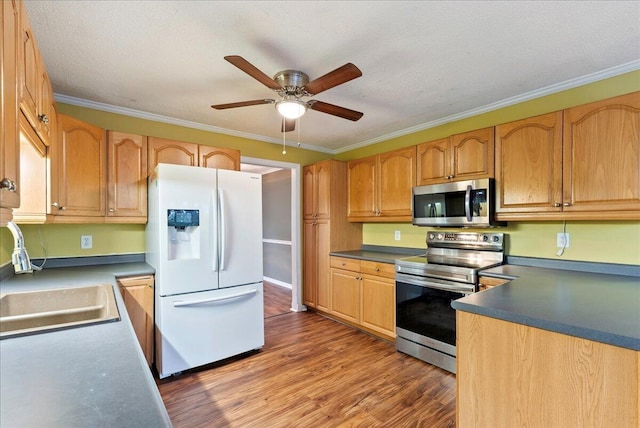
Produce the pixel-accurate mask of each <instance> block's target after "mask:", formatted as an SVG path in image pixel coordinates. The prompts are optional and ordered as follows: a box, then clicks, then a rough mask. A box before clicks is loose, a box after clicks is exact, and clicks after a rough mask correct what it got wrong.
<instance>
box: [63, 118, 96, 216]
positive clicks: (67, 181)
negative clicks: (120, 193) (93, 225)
mask: <svg viewBox="0 0 640 428" xmlns="http://www.w3.org/2000/svg"><path fill="white" fill-rule="evenodd" d="M58 128H59V138H58V139H57V141H56V144H55V147H54V149H55V150H56V151H57V152H58V155H57V159H58V162H57V163H56V164H55V165H52V166H51V168H52V169H51V175H52V176H57V177H58V198H59V199H58V200H57V201H53V202H52V203H53V204H54V206H55V207H56V208H57V212H54V214H55V215H60V216H89V217H94V216H100V217H104V215H105V203H106V202H105V201H106V195H105V193H106V176H107V175H106V171H105V168H106V143H105V131H104V129H102V128H98V127H97V126H93V125H90V124H88V123H85V122H82V121H80V120H78V119H75V118H73V117H70V116H66V115H63V114H60V115H58Z"/></svg>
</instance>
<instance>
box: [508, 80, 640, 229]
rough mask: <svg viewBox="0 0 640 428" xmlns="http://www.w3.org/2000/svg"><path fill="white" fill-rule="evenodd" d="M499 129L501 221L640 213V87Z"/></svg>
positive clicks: (634, 216) (625, 216)
mask: <svg viewBox="0 0 640 428" xmlns="http://www.w3.org/2000/svg"><path fill="white" fill-rule="evenodd" d="M496 132H497V140H496V186H497V189H498V203H497V207H496V211H497V217H498V219H500V220H522V219H531V220H545V219H576V220H594V219H610V220H615V219H637V218H640V92H635V93H632V94H627V95H623V96H619V97H615V98H610V99H607V100H602V101H598V102H595V103H590V104H586V105H581V106H578V107H573V108H570V109H566V110H564V111H562V112H556V113H550V114H546V115H542V116H537V117H533V118H529V119H524V120H519V121H516V122H512V123H507V124H504V125H499V126H497V127H496Z"/></svg>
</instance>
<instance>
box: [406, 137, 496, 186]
mask: <svg viewBox="0 0 640 428" xmlns="http://www.w3.org/2000/svg"><path fill="white" fill-rule="evenodd" d="M417 173H418V175H417V177H418V178H417V181H416V185H418V186H423V185H426V184H438V183H446V182H449V181H460V180H476V179H479V178H493V174H494V128H493V127H491V128H484V129H478V130H476V131H470V132H465V133H462V134H456V135H452V136H451V137H449V138H443V139H440V140H435V141H430V142H427V143H422V144H420V145H418V146H417Z"/></svg>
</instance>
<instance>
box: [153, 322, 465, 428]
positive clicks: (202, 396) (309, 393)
mask: <svg viewBox="0 0 640 428" xmlns="http://www.w3.org/2000/svg"><path fill="white" fill-rule="evenodd" d="M265 342H266V343H265V346H264V348H263V349H262V350H261V351H260V352H257V353H253V354H250V355H247V356H244V357H243V358H235V359H231V360H228V361H226V362H224V363H217V364H213V365H210V366H208V367H207V369H200V370H193V371H190V372H185V373H183V374H182V375H178V376H175V377H173V378H168V379H164V380H162V381H158V387H159V389H160V393H161V395H162V398H163V400H164V403H165V405H166V408H167V411H168V412H169V416H170V417H171V421H172V422H173V424H174V426H175V427H269V428H271V427H453V426H455V396H456V393H455V376H454V375H452V374H450V373H448V372H445V371H443V370H441V369H439V368H437V367H435V366H431V365H429V364H427V363H424V362H422V361H420V360H417V359H414V358H412V357H409V356H407V355H404V354H401V353H399V352H396V350H395V347H394V346H393V345H391V344H389V343H387V342H384V341H382V340H379V339H376V338H375V337H373V336H370V335H368V334H365V333H362V332H359V331H358V330H356V329H353V328H351V327H349V326H346V325H343V324H340V323H337V322H334V321H332V320H330V319H328V318H325V317H323V316H321V315H319V314H317V313H314V312H302V313H296V312H290V311H288V312H287V313H283V314H281V315H277V316H272V317H270V318H267V319H265Z"/></svg>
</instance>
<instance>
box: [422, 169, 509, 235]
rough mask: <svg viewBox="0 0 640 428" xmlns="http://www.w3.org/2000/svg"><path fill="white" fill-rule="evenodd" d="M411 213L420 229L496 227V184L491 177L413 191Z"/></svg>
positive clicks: (500, 224) (502, 223)
mask: <svg viewBox="0 0 640 428" xmlns="http://www.w3.org/2000/svg"><path fill="white" fill-rule="evenodd" d="M412 196H413V201H412V207H411V211H412V213H413V224H415V225H417V226H445V227H494V226H504V225H505V224H506V223H505V222H498V221H496V220H495V183H494V180H493V179H492V178H484V179H480V180H468V181H454V182H451V183H444V184H433V185H429V186H418V187H414V188H413V192H412Z"/></svg>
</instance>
